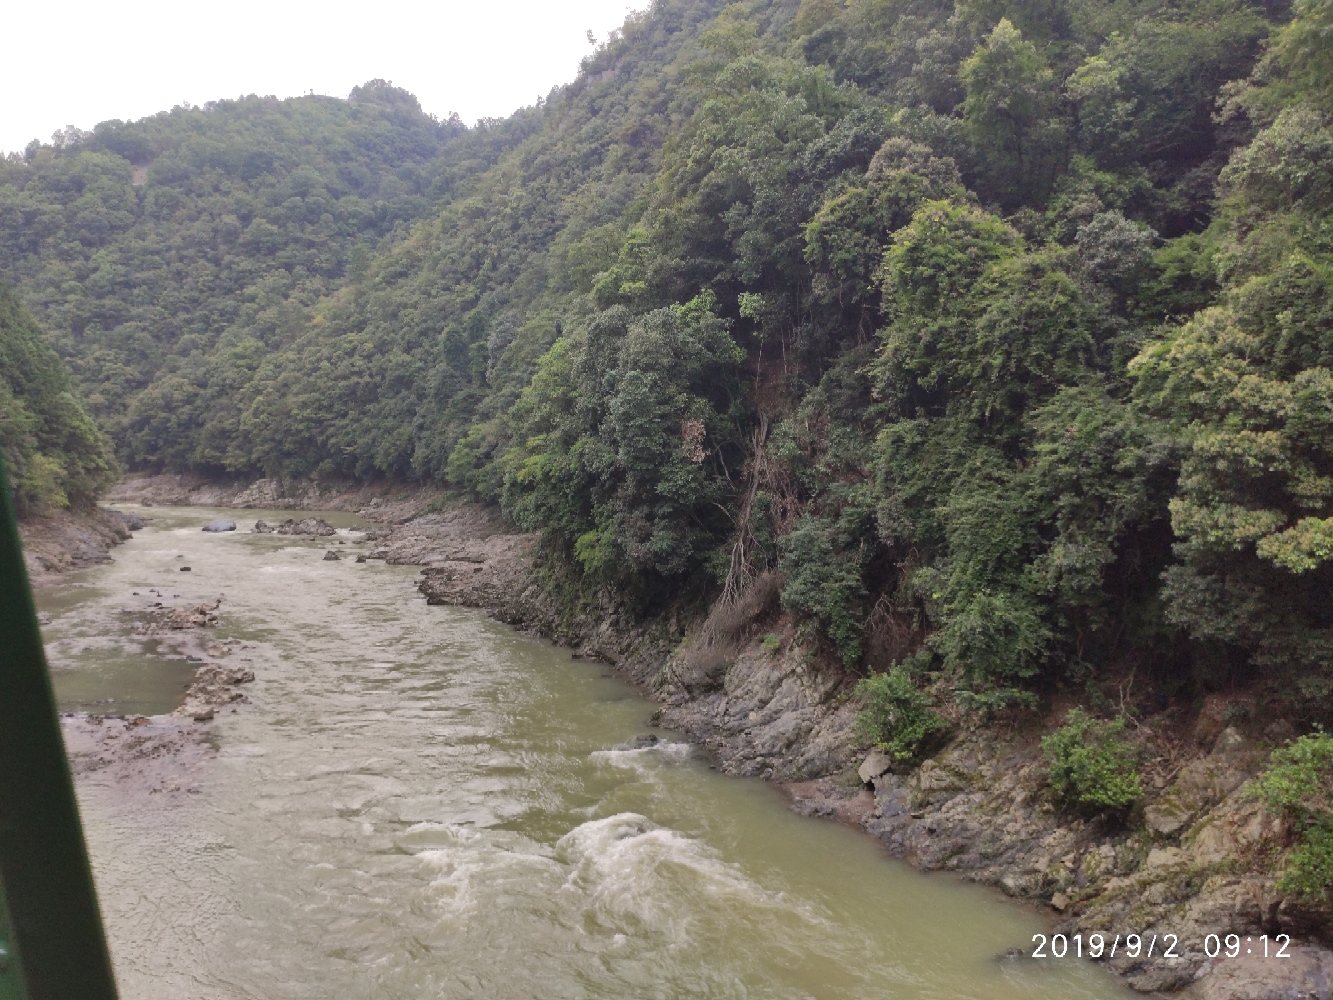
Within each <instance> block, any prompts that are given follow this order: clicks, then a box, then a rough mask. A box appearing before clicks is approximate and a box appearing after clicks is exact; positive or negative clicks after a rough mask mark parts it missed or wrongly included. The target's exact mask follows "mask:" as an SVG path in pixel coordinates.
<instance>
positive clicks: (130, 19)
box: [0, 0, 647, 151]
mask: <svg viewBox="0 0 1333 1000" xmlns="http://www.w3.org/2000/svg"><path fill="white" fill-rule="evenodd" d="M646 5H647V0H550V2H546V3H543V2H541V0H491V2H484V0H483V2H473V3H461V2H456V0H438V2H435V3H429V2H424V0H386V2H381V3H376V2H373V0H370V2H367V0H361V2H358V3H348V2H345V0H324V2H319V3H312V2H309V0H266V2H256V0H230V2H227V3H219V2H217V0H209V2H193V3H192V2H190V0H185V2H181V0H175V2H171V3H164V2H162V0H138V2H134V3H125V4H120V3H109V2H107V0H96V2H89V0H74V2H61V0H46V2H35V3H32V2H30V3H19V2H11V3H6V4H3V5H0V6H3V7H4V8H5V13H4V21H5V28H4V37H5V42H4V45H3V51H2V52H0V93H3V94H5V95H7V96H6V97H4V98H3V99H2V100H0V151H10V150H21V149H22V148H23V147H24V146H26V145H27V144H28V142H29V141H31V140H32V139H41V140H42V141H43V142H46V141H49V140H50V137H51V133H52V132H54V131H55V130H56V129H59V128H64V127H65V126H67V125H76V126H78V127H79V128H83V129H88V128H92V127H93V126H94V125H96V124H97V123H98V122H101V121H106V120H107V119H110V118H123V119H136V118H143V117H145V116H147V115H151V114H154V113H156V112H158V111H165V110H167V109H169V108H171V107H173V106H174V105H177V104H181V103H182V102H185V101H188V102H189V103H191V104H203V103H205V102H206V101H211V100H217V99H219V98H234V97H238V96H240V95H241V94H276V95H277V96H279V97H290V96H292V95H295V94H304V93H307V92H309V91H312V90H313V91H314V92H315V93H317V94H332V95H334V96H337V97H346V96H347V93H348V91H350V90H351V89H352V87H354V86H356V85H357V84H358V83H364V82H365V81H366V80H370V79H373V78H375V77H381V78H383V79H385V80H392V81H393V83H394V84H395V85H396V86H399V87H404V88H406V89H407V90H410V91H412V93H414V94H416V95H417V98H418V99H419V100H420V101H421V105H422V107H423V108H425V110H426V111H428V112H431V113H433V114H435V115H438V116H439V117H441V118H445V117H447V116H448V114H449V112H451V111H457V112H458V113H459V114H460V115H461V116H462V117H463V120H464V121H465V122H467V123H468V124H469V125H470V124H472V123H473V122H474V121H476V119H478V118H483V117H503V116H505V115H508V114H510V113H511V112H512V111H514V110H515V109H517V108H520V107H523V106H524V105H528V104H532V103H534V102H535V101H536V99H537V97H538V96H539V95H540V96H543V97H544V96H545V95H546V94H547V93H548V92H549V91H550V89H551V87H553V86H555V85H556V84H558V83H566V82H568V81H570V80H572V79H573V78H574V75H575V73H576V72H577V71H578V64H579V60H580V59H581V58H582V57H583V56H585V55H587V54H588V53H589V52H591V51H592V47H591V46H590V45H589V44H588V39H587V32H588V30H589V29H592V32H593V34H594V35H595V36H596V37H597V38H598V40H599V41H600V40H602V39H604V38H605V37H606V35H607V33H608V32H609V31H611V29H613V28H617V27H619V26H620V24H621V23H622V22H623V21H624V20H625V16H626V14H628V13H629V11H630V10H631V9H634V8H639V9H642V8H643V7H645V6H646Z"/></svg>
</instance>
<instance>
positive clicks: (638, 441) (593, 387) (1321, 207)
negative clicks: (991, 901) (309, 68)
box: [0, 0, 1333, 714]
mask: <svg viewBox="0 0 1333 1000" xmlns="http://www.w3.org/2000/svg"><path fill="white" fill-rule="evenodd" d="M1331 113H1333V4H1330V2H1329V0H1298V2H1297V3H1296V4H1295V6H1294V7H1292V6H1289V5H1288V4H1286V3H1284V2H1282V0H1270V2H1258V0H1255V2H1247V0H1176V2H1170V0H1139V2H1131V0H1121V2H1109V3H1108V2H1104V0H958V2H957V3H948V2H944V0H847V2H843V0H804V2H802V3H800V4H799V6H798V5H797V4H796V3H794V2H793V3H784V2H781V0H772V2H764V0H750V2H746V3H739V4H734V5H731V6H728V7H725V8H723V6H722V5H721V4H720V3H712V2H707V0H659V2H657V3H655V4H654V5H653V6H652V7H651V8H650V9H649V10H647V11H646V12H644V13H642V14H638V15H634V16H633V17H631V18H630V20H629V21H627V22H626V24H625V26H624V28H623V30H622V31H621V32H619V33H618V34H617V35H615V36H614V37H612V38H611V39H610V40H608V41H607V42H606V43H605V44H604V45H603V46H601V47H600V48H599V49H598V50H597V52H596V53H595V54H594V55H592V56H590V57H589V59H587V60H586V61H585V64H584V66H583V69H582V71H581V72H580V74H579V76H578V78H577V79H576V80H575V82H574V83H572V84H570V85H568V86H566V87H560V88H557V89H556V90H554V91H552V93H551V94H550V96H549V98H548V99H547V100H545V101H544V102H542V103H540V104H539V105H537V106H535V107H532V108H528V109H525V110H523V111H520V112H518V113H517V114H516V115H514V116H513V117H512V118H510V119H507V120H505V121H499V122H487V123H480V124H478V125H477V126H476V127H475V128H471V129H465V128H463V127H462V125H461V124H460V123H457V122H450V123H440V122H437V121H435V120H433V119H430V118H429V117H427V116H425V115H423V114H422V113H421V112H420V110H419V108H418V107H417V105H416V102H415V101H414V100H413V99H412V98H411V97H410V96H409V95H407V94H405V93H403V92H402V91H399V90H395V89H393V88H391V87H389V86H387V85H384V84H381V83H378V82H376V83H372V84H367V85H366V86H365V87H363V88H358V89H357V90H356V91H354V92H353V94H352V95H351V98H350V99H349V100H348V101H337V100H332V99H327V98H312V97H307V98H298V99H292V100H288V101H282V102H277V101H272V100H267V99H260V98H247V99H243V100H239V101H233V102H220V103H218V104H216V105H209V106H208V107H206V108H191V109H182V108H178V109H175V110H173V111H172V112H170V113H166V114H163V115H159V116H157V117H155V118H151V119H146V120H145V121H142V122H137V123H120V122H112V123H106V124H104V125H102V126H99V127H98V128H97V129H95V130H94V131H93V132H92V133H90V134H74V135H68V134H67V135H64V136H62V138H61V142H60V143H59V144H58V145H52V146H40V147H32V148H30V149H29V150H28V151H27V152H26V153H25V154H24V155H23V156H21V157H11V159H10V160H9V161H8V162H6V163H3V164H0V230H2V231H3V238H2V239H0V254H3V259H0V274H2V275H3V276H4V277H5V278H6V279H7V280H9V281H11V282H13V283H14V284H15V285H16V286H17V287H18V288H19V289H20V292H21V295H22V297H23V298H24V300H25V302H26V303H27V304H28V305H29V306H30V307H31V308H32V309H33V310H35V311H36V312H37V313H38V315H39V316H40V317H41V318H42V320H43V321H44V322H45V323H47V324H48V325H49V327H50V329H51V330H52V331H53V335H54V338H55V343H56V345H57V346H58V348H59V350H60V352H61V353H62V354H63V355H64V356H65V357H66V358H67V359H68V360H69V363H70V364H71V366H72V369H73V372H74V376H75V378H76V380H77V382H78V384H79V385H80V386H81V387H82V389H83V390H84V392H85V393H86V394H87V399H88V401H89V405H90V407H91V408H92V410H93V412H94V413H95V414H96V416H97V417H98V419H99V420H100V421H101V422H102V423H103V425H104V426H105V427H106V428H107V429H108V431H109V432H110V433H111V434H112V436H113V438H114V440H115V442H116V447H117V449H118V451H119V454H120V456H121V459H122V461H123V462H125V463H126V464H127V465H129V466H131V467H135V468H145V469H193V470H197V471H203V472H208V471H228V472H237V473H253V474H268V475H276V476H285V477H296V476H310V475H313V476H316V477H359V478H366V477H374V476H385V477H390V478H401V479H420V480H426V481H430V482H436V483H441V484H446V485H449V486H451V487H453V488H455V489H457V490H459V491H461V492H466V493H467V494H469V495H472V496H474V497H476V498H479V499H482V500H485V501H489V502H494V503H498V504H500V505H501V506H502V507H503V510H504V511H505V513H506V515H507V516H508V517H509V518H510V519H511V520H513V521H514V522H516V523H517V524H518V525H520V526H522V527H524V528H527V529H539V530H542V531H544V532H545V533H546V537H547V540H548V549H547V552H548V558H549V559H551V560H554V561H555V562H556V563H560V562H563V563H564V564H565V565H567V566H569V567H572V568H573V570H574V571H575V572H576V573H577V574H578V575H579V576H581V578H582V579H583V580H584V581H586V582H587V583H588V584H589V585H590V586H595V587H603V588H610V589H612V590H614V591H615V592H616V593H618V594H619V595H620V596H621V597H622V598H623V599H625V600H626V601H628V602H629V603H630V604H632V605H634V606H636V607H638V608H639V609H640V610H641V611H648V610H651V609H653V608H661V607H663V606H665V605H667V604H669V603H671V602H673V601H676V600H678V599H680V598H681V596H682V595H685V596H686V597H688V598H689V599H690V600H694V601H697V602H699V603H700V604H702V603H704V602H703V601H702V600H701V597H706V598H708V599H713V598H720V600H721V604H722V607H723V608H726V607H729V606H732V605H734V604H736V603H737V602H738V601H741V600H743V599H745V597H746V595H747V594H750V593H753V591H754V588H755V587H761V588H763V587H767V588H773V589H774V590H776V591H780V601H781V605H782V607H783V608H785V609H786V610H787V611H788V612H789V613H790V614H791V615H792V616H793V618H794V619H795V620H797V621H799V622H801V623H802V628H803V629H804V631H805V634H806V635H807V637H808V638H809V639H810V640H811V641H812V642H813V643H815V644H817V645H822V647H823V649H824V650H825V652H826V654H827V655H828V656H829V657H830V658H832V659H837V660H839V661H841V662H842V663H843V664H845V665H846V666H848V667H850V668H854V669H856V670H860V671H864V670H867V669H872V670H885V669H887V668H888V667H889V666H890V665H892V664H898V665H899V667H900V669H899V670H898V671H897V672H896V673H895V675H894V676H895V677H896V678H898V680H899V681H900V682H902V683H907V684H909V686H910V685H912V684H919V683H921V682H922V681H923V679H924V678H932V679H933V680H934V682H935V683H936V684H937V685H938V684H943V685H945V686H946V687H948V688H949V689H950V690H951V691H952V692H953V694H954V695H955V696H956V697H957V698H958V699H959V700H960V701H962V702H963V703H964V704H966V705H970V706H978V707H994V706H999V705H1004V704H1011V703H1014V702H1018V703H1024V702H1030V701H1032V699H1033V692H1034V691H1036V690H1038V685H1039V683H1040V682H1041V681H1042V680H1043V679H1045V680H1050V679H1053V678H1056V677H1060V678H1065V679H1067V680H1069V681H1071V682H1073V683H1074V684H1076V685H1080V686H1081V685H1084V684H1087V685H1088V689H1089V691H1090V692H1091V694H1092V695H1094V696H1099V695H1098V694H1097V692H1098V691H1099V689H1098V687H1097V684H1098V683H1099V679H1102V678H1104V677H1106V676H1108V675H1109V673H1110V672H1120V673H1123V672H1125V671H1127V670H1130V669H1134V670H1138V671H1139V673H1140V676H1144V677H1151V678H1153V679H1154V680H1156V681H1157V682H1158V684H1157V688H1156V690H1158V691H1160V692H1162V693H1163V695H1164V696H1170V695H1171V694H1172V692H1173V691H1176V690H1192V689H1194V688H1195V687H1197V686H1198V685H1207V684H1212V683H1220V682H1223V681H1233V680H1240V679H1244V678H1246V677H1250V676H1253V675H1254V674H1255V673H1256V672H1260V671H1267V672H1268V673H1269V676H1278V675H1281V672H1283V671H1288V672H1291V677H1292V682H1291V684H1290V686H1289V690H1290V691H1291V692H1293V694H1299V695H1300V696H1301V697H1305V696H1307V695H1319V696H1322V695H1326V694H1327V693H1328V692H1329V683H1330V676H1329V674H1328V672H1327V670H1328V664H1329V662H1330V657H1329V653H1330V652H1331V650H1330V649H1329V645H1330V641H1333V640H1331V639H1330V636H1331V635H1333V633H1330V627H1333V602H1331V601H1330V598H1329V594H1330V593H1331V592H1333V568H1330V560H1333V520H1330V515H1333V509H1331V508H1333V444H1330V442H1333V437H1330V430H1331V429H1333V428H1331V427H1330V421H1333V375H1331V374H1330V371H1331V370H1333V353H1331V352H1333V305H1331V303H1333V294H1331V293H1333V288H1331V287H1330V282H1333V270H1331V267H1333V255H1331V254H1333V247H1331V246H1330V218H1331V217H1333V214H1331V213H1333V125H1331V123H1330V117H1329V116H1330V114H1331ZM937 690H938V688H937ZM909 700H910V699H909ZM1318 704H1319V703H1318V702H1315V701H1312V702H1308V703H1307V705H1308V706H1316V707H1314V708H1309V711H1310V712H1313V713H1316V714H1317V712H1318V711H1319V710H1318V708H1317V705H1318Z"/></svg>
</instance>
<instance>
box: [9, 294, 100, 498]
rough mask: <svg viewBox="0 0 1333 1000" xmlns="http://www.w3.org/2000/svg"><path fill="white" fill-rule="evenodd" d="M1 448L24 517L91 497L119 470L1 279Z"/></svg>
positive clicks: (61, 368) (59, 366)
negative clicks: (116, 469)
mask: <svg viewBox="0 0 1333 1000" xmlns="http://www.w3.org/2000/svg"><path fill="white" fill-rule="evenodd" d="M0 454H3V455H4V460H5V468H6V469H7V470H8V471H9V477H10V481H11V485H12V488H13V490H14V500H15V506H16V507H17V510H18V515H19V517H25V516H27V515H29V514H34V513H42V512H43V511H46V510H50V509H51V508H57V507H67V506H69V505H71V504H80V505H82V504H87V503H89V502H91V500H92V499H93V497H94V496H95V495H96V494H97V491H98V490H100V489H101V488H102V487H104V486H106V485H107V483H109V482H110V481H111V480H112V478H113V477H114V474H115V468H116V463H115V459H114V458H113V457H112V451H111V442H110V441H108V440H107V438H106V436H105V435H104V434H103V433H102V432H101V431H100V430H99V429H98V428H97V425H96V424H95V423H93V420H92V418H91V417H89V416H88V413H87V411H86V410H85V409H84V408H83V405H82V404H81V403H80V402H79V400H78V398H77V397H76V395H75V392H74V388H73V386H71V384H70V380H69V373H68V372H67V371H66V369H65V366H64V364H63V363H62V362H61V360H60V358H59V357H58V356H57V354H56V352H55V351H54V350H52V349H51V346H50V345H49V344H48V343H47V342H46V337H45V336H44V334H43V333H42V330H41V329H40V328H39V327H38V325H37V323H36V322H35V321H34V320H33V318H32V316H31V315H30V314H29V313H28V312H27V311H26V310H25V309H24V308H23V307H22V306H21V305H20V304H19V301H18V299H17V298H16V297H15V296H14V293H13V292H11V291H10V290H9V289H7V288H5V287H4V286H2V285H0Z"/></svg>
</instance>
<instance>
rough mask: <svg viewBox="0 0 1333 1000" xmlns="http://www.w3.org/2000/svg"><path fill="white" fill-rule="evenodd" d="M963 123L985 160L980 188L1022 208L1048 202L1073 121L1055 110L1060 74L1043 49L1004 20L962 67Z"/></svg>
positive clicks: (978, 155) (979, 155) (986, 193)
mask: <svg viewBox="0 0 1333 1000" xmlns="http://www.w3.org/2000/svg"><path fill="white" fill-rule="evenodd" d="M958 76H959V79H960V80H961V81H962V84H963V87H964V88H965V91H966V94H967V96H966V98H964V100H963V105H962V110H963V121H964V122H966V124H967V128H968V133H969V135H970V137H971V139H972V142H973V144H974V146H975V148H976V151H977V159H978V160H979V161H980V162H981V163H982V164H984V168H983V170H982V172H981V177H982V182H981V185H980V187H981V193H982V196H983V197H985V198H987V200H990V199H992V198H994V199H996V200H1002V201H1003V202H1008V204H1007V205H1006V207H1011V208H1014V207H1017V206H1018V205H1020V204H1023V203H1024V202H1041V201H1043V200H1044V199H1045V197H1046V195H1047V193H1048V192H1049V191H1050V187H1051V185H1052V183H1053V182H1054V180H1055V173H1056V171H1057V170H1058V169H1059V167H1060V160H1061V156H1062V154H1063V152H1064V150H1063V147H1064V145H1065V133H1066V131H1067V125H1066V123H1065V121H1064V120H1063V118H1062V117H1061V116H1060V115H1058V114H1054V113H1053V112H1054V111H1055V110H1056V108H1057V98H1058V90H1057V84H1056V80H1055V74H1054V73H1052V72H1051V69H1050V67H1049V66H1047V65H1046V61H1045V59H1043V58H1042V55H1041V53H1040V52H1039V51H1038V50H1037V47H1036V46H1035V45H1033V44H1032V43H1031V42H1029V41H1026V40H1025V39H1024V38H1023V34H1022V32H1020V31H1019V30H1018V29H1017V28H1015V27H1014V26H1013V24H1011V23H1010V22H1009V21H1008V20H1007V19H1005V18H1001V19H1000V22H999V23H998V24H997V25H996V26H995V29H994V30H993V31H992V32H991V33H990V36H989V37H988V38H987V39H986V41H985V43H984V44H982V45H980V46H978V48H977V51H976V52H975V53H974V54H973V55H972V56H971V57H970V58H969V59H967V60H966V61H964V62H963V64H962V65H961V66H960V67H959V68H958Z"/></svg>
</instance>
